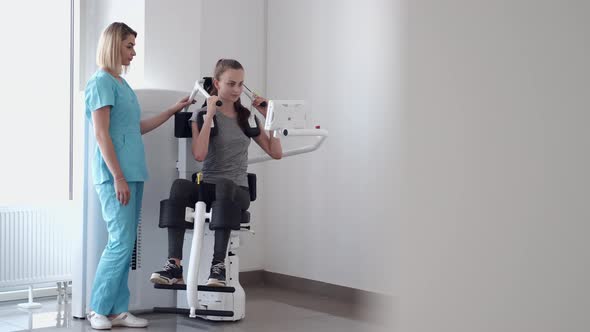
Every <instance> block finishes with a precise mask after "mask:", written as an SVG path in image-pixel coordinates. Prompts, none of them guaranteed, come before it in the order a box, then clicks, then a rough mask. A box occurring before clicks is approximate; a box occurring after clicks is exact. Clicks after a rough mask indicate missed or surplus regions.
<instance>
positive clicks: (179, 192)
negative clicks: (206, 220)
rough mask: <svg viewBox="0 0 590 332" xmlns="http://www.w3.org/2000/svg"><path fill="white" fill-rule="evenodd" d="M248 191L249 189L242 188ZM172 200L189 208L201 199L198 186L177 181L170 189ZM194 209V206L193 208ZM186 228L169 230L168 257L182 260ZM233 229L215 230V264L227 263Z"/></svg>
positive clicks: (186, 181)
mask: <svg viewBox="0 0 590 332" xmlns="http://www.w3.org/2000/svg"><path fill="white" fill-rule="evenodd" d="M242 189H244V190H248V188H247V187H242ZM170 199H171V200H180V201H183V202H185V203H186V204H187V206H189V205H190V204H194V203H193V202H196V201H197V200H198V199H199V192H198V190H197V185H196V184H195V183H194V182H191V181H189V180H184V179H178V180H175V181H174V183H173V184H172V188H171V189H170ZM193 208H194V206H193ZM184 232H185V229H184V228H171V227H169V228H168V257H169V258H178V259H182V247H183V244H184ZM230 235H231V229H218V230H215V245H214V246H213V263H214V264H215V263H219V262H223V261H225V255H226V252H227V244H228V243H229V237H230Z"/></svg>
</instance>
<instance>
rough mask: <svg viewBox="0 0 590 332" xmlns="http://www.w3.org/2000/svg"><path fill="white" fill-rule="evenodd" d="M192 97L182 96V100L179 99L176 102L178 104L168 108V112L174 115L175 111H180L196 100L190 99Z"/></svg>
mask: <svg viewBox="0 0 590 332" xmlns="http://www.w3.org/2000/svg"><path fill="white" fill-rule="evenodd" d="M189 98H190V96H186V97H184V98H182V99H181V100H179V101H178V102H176V104H174V105H172V106H170V108H169V109H168V113H169V114H170V116H172V115H174V114H175V113H178V112H180V111H181V110H182V109H184V108H185V107H186V106H188V105H191V104H194V103H195V102H196V100H194V99H193V100H188V99H189Z"/></svg>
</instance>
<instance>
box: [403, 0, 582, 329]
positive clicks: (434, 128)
mask: <svg viewBox="0 0 590 332" xmlns="http://www.w3.org/2000/svg"><path fill="white" fill-rule="evenodd" d="M407 3H408V7H407V17H406V21H407V22H408V25H407V34H406V36H405V37H406V38H407V43H406V46H407V49H405V52H404V54H405V58H406V60H407V61H406V62H405V66H404V67H405V68H406V71H405V72H406V73H407V76H406V78H407V81H406V82H407V86H406V87H407V94H406V96H407V104H406V106H407V107H405V108H404V121H403V126H402V128H403V130H404V133H403V136H404V145H405V150H404V151H405V153H404V156H403V180H404V182H403V188H404V191H403V195H402V202H403V203H402V207H403V208H404V211H403V218H402V220H403V225H402V227H401V229H400V232H401V233H402V235H403V236H402V237H401V238H400V239H401V241H402V242H401V247H402V248H403V250H402V253H403V257H402V259H401V265H400V271H401V273H402V277H401V280H400V285H401V288H400V290H401V291H400V296H401V302H400V309H401V313H400V316H401V317H402V318H403V320H402V324H401V328H400V330H402V331H434V330H436V331H454V332H460V331H478V332H485V331H586V330H587V329H588V326H589V325H590V320H589V318H588V317H589V316H588V314H587V313H588V312H587V311H588V308H589V306H590V300H589V299H590V292H589V287H588V285H587V284H588V280H590V265H589V264H588V262H589V261H590V250H589V247H588V239H587V238H588V234H589V233H590V224H589V223H588V220H589V218H590V209H589V208H588V197H589V190H588V188H590V177H588V169H590V156H589V154H588V142H589V141H590V132H589V131H588V129H587V124H588V123H590V113H589V112H588V97H587V96H589V95H590V91H589V90H590V82H589V77H590V67H589V66H588V59H589V58H590V44H588V42H587V40H588V38H587V37H588V31H590V6H589V3H588V2H584V1H549V0H541V1H539V0H519V1H471V0H470V1H461V0H448V1H444V2H441V1H428V0H412V1H407Z"/></svg>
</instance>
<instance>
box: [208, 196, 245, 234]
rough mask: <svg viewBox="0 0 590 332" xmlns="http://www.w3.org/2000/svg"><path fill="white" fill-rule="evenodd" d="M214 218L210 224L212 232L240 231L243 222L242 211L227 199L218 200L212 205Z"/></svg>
mask: <svg viewBox="0 0 590 332" xmlns="http://www.w3.org/2000/svg"><path fill="white" fill-rule="evenodd" d="M211 209H212V210H213V217H212V218H211V222H210V223H209V229H210V230H216V229H232V230H236V231H239V230H240V222H241V220H242V209H240V207H239V206H238V205H237V204H235V202H233V201H230V200H227V199H217V200H216V201H215V202H213V203H211Z"/></svg>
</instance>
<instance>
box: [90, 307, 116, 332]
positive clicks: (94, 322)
mask: <svg viewBox="0 0 590 332" xmlns="http://www.w3.org/2000/svg"><path fill="white" fill-rule="evenodd" d="M87 318H88V320H89V321H90V326H92V328H93V329H95V330H110V329H111V327H112V326H113V325H112V324H111V321H110V320H109V319H108V318H107V316H103V315H100V314H97V313H96V312H94V311H91V312H90V313H89V314H88V316H87Z"/></svg>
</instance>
